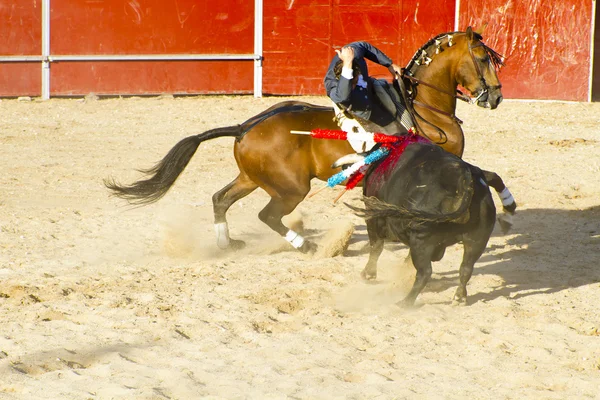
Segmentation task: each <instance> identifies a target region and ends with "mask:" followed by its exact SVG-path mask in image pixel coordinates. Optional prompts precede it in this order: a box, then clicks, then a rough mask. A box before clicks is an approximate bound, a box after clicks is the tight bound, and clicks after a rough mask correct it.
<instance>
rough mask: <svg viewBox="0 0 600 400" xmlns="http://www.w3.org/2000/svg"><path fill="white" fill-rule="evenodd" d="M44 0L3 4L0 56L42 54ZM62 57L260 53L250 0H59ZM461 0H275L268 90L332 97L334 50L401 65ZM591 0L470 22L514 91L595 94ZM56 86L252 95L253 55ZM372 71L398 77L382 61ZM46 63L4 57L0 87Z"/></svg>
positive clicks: (33, 88)
mask: <svg viewBox="0 0 600 400" xmlns="http://www.w3.org/2000/svg"><path fill="white" fill-rule="evenodd" d="M41 3H42V1H41V0H16V1H12V2H10V1H3V2H0V22H1V24H0V56H4V55H35V56H40V55H41ZM50 4H51V14H50V20H51V37H50V46H51V49H50V53H51V55H54V56H56V55H98V54H106V55H128V54H185V53H187V54H190V53H191V54H225V53H230V54H251V53H254V2H253V1H251V0H247V1H237V0H221V1H218V2H214V1H198V0H178V1H176V2H170V1H164V0H135V1H126V2H123V1H121V0H96V1H85V2H82V1H72V0H51V1H50ZM456 6H457V4H456V2H455V0H438V1H435V0H420V1H419V0H284V1H265V2H264V10H263V15H264V18H263V54H264V62H263V87H262V91H263V93H265V94H298V95H304V94H324V89H323V84H322V79H323V75H324V73H325V70H326V68H327V66H328V64H329V61H330V59H331V57H332V56H333V55H334V49H335V48H339V47H341V46H342V45H344V44H346V43H348V42H351V41H354V40H368V41H370V42H371V43H373V44H375V45H376V46H377V47H379V48H381V49H382V50H383V51H385V52H386V53H387V54H388V55H389V56H390V57H392V59H393V60H394V61H395V62H396V63H397V64H400V65H406V63H407V62H408V60H409V59H410V58H411V57H412V55H413V53H414V52H415V51H416V50H417V49H418V48H419V47H420V46H421V45H422V44H423V43H425V42H426V41H427V40H429V39H430V38H431V37H433V36H434V35H437V34H439V33H443V32H448V31H452V30H454V19H455V10H456ZM594 6H595V2H593V1H591V0H550V1H548V0H546V1H543V0H531V1H527V2H525V1H521V2H515V1H512V0H487V1H483V0H462V1H461V2H460V3H459V7H460V9H459V25H460V26H459V29H461V30H464V29H465V28H466V27H467V26H468V25H472V26H475V27H478V26H481V25H482V24H483V23H485V22H487V23H488V24H489V25H488V28H487V30H486V32H485V33H484V40H485V41H486V43H487V44H488V45H490V46H491V47H492V48H494V49H495V50H497V51H498V52H500V53H502V54H504V55H505V56H506V67H505V68H504V69H503V70H502V72H501V74H500V79H501V81H502V84H503V92H504V95H505V97H506V98H534V99H563V100H577V101H586V100H587V99H588V94H589V86H590V85H589V77H590V70H591V69H590V65H591V63H592V60H591V51H590V47H591V40H592V31H591V27H592V12H593V8H594ZM50 73H51V85H50V94H51V95H52V96H57V95H84V94H87V93H90V92H94V93H97V94H158V93H189V94H192V93H252V92H253V84H254V79H253V74H254V63H253V61H251V60H248V61H102V62H91V61H60V62H52V63H51V68H50ZM371 73H372V74H374V75H376V76H382V77H387V76H389V74H388V72H387V71H386V70H385V69H384V68H382V67H377V66H374V67H372V68H371ZM40 92H41V66H40V63H39V62H20V63H9V62H0V96H18V95H40Z"/></svg>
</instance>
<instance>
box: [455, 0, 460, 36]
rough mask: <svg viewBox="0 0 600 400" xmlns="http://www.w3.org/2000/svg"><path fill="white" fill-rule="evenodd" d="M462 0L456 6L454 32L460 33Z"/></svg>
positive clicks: (458, 0) (457, 0)
mask: <svg viewBox="0 0 600 400" xmlns="http://www.w3.org/2000/svg"><path fill="white" fill-rule="evenodd" d="M459 23H460V0H456V5H455V8H454V31H455V32H458V31H460V26H459Z"/></svg>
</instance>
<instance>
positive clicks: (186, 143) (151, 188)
mask: <svg viewBox="0 0 600 400" xmlns="http://www.w3.org/2000/svg"><path fill="white" fill-rule="evenodd" d="M241 134H242V132H241V129H240V126H239V125H234V126H228V127H223V128H216V129H211V130H209V131H206V132H204V133H201V134H199V135H194V136H189V137H186V138H185V139H182V140H181V141H179V143H177V144H176V145H175V146H174V147H173V148H172V149H171V150H170V151H169V153H168V154H167V155H166V156H165V157H164V158H163V159H162V160H161V161H159V162H158V163H157V164H156V165H155V166H153V167H151V168H148V169H142V170H140V172H142V173H143V174H145V175H146V176H148V178H146V179H140V180H139V181H137V182H134V183H132V184H131V185H120V184H119V183H118V182H116V181H115V180H114V178H108V179H105V180H104V185H105V186H106V187H107V188H108V189H109V190H110V191H111V192H112V194H113V195H114V196H117V197H119V198H122V199H125V200H127V201H128V202H129V203H130V204H136V205H147V204H151V203H154V202H156V201H158V200H159V199H161V198H162V197H163V196H164V195H165V194H166V193H167V192H168V191H169V189H170V188H171V186H173V184H174V183H175V181H176V180H177V178H178V177H179V175H180V174H181V173H182V172H183V170H184V169H185V167H186V166H187V165H188V164H189V162H190V160H191V159H192V156H193V155H194V153H195V152H196V150H197V149H198V146H200V143H202V142H204V141H206V140H210V139H216V138H219V137H226V136H229V137H235V138H239V137H240V136H241Z"/></svg>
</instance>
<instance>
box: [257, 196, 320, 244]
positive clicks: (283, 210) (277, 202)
mask: <svg viewBox="0 0 600 400" xmlns="http://www.w3.org/2000/svg"><path fill="white" fill-rule="evenodd" d="M309 190H310V186H308V187H307V188H306V190H305V191H304V192H303V193H297V194H296V195H291V194H287V195H286V196H285V197H280V196H275V197H271V201H269V203H268V204H267V205H266V206H265V208H263V209H262V210H261V211H260V212H259V213H258V218H260V220H261V221H262V222H264V223H265V224H267V225H268V226H269V228H271V229H273V230H274V231H275V232H277V233H279V234H280V235H281V236H282V237H284V238H285V240H287V241H288V242H289V243H290V244H291V245H292V246H293V247H294V248H296V249H298V250H300V251H301V252H303V253H309V252H314V251H316V249H317V245H316V244H314V243H312V242H310V241H308V240H306V239H304V238H303V237H302V236H301V235H300V234H299V233H297V232H294V231H293V230H291V229H289V228H288V227H286V226H285V225H284V224H283V222H282V221H281V219H282V218H283V217H284V216H286V215H288V214H289V213H291V212H292V211H294V209H295V208H296V206H297V205H298V204H300V202H301V201H302V200H303V199H304V197H306V194H307V193H308V191H309Z"/></svg>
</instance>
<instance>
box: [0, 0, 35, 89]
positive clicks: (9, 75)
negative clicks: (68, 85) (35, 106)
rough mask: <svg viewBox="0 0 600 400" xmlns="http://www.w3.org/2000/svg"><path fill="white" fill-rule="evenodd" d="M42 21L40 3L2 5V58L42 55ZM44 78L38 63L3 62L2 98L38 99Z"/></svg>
mask: <svg viewBox="0 0 600 400" xmlns="http://www.w3.org/2000/svg"><path fill="white" fill-rule="evenodd" d="M41 18H42V5H41V1H39V0H37V1H36V0H20V1H12V2H11V1H5V2H2V3H0V21H1V23H0V55H2V56H39V55H41V53H42V22H41ZM41 74H42V72H41V67H40V64H39V63H36V62H18V63H13V62H0V96H25V95H27V96H39V94H40V92H41V79H42V78H41Z"/></svg>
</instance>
